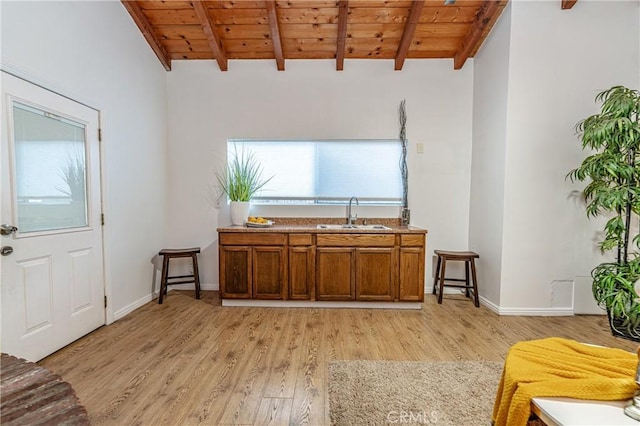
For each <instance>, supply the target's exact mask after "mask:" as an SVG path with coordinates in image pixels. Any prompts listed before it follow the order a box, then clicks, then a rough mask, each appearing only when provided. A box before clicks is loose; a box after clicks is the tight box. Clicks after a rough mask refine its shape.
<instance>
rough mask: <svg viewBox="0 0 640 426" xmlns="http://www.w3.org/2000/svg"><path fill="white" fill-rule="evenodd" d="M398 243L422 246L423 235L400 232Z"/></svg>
mask: <svg viewBox="0 0 640 426" xmlns="http://www.w3.org/2000/svg"><path fill="white" fill-rule="evenodd" d="M400 245H402V246H405V247H407V246H410V247H422V246H424V235H422V234H401V235H400Z"/></svg>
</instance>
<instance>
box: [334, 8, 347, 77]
mask: <svg viewBox="0 0 640 426" xmlns="http://www.w3.org/2000/svg"><path fill="white" fill-rule="evenodd" d="M348 17H349V0H340V2H339V3H338V43H337V47H336V70H337V71H342V70H343V69H344V53H345V47H346V44H347V43H346V40H347V19H348Z"/></svg>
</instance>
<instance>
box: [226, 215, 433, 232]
mask: <svg viewBox="0 0 640 426" xmlns="http://www.w3.org/2000/svg"><path fill="white" fill-rule="evenodd" d="M265 219H269V220H270V221H273V222H274V224H273V225H271V226H268V227H260V228H253V227H247V226H244V225H227V226H221V227H219V228H218V229H217V231H218V232H288V233H292V232H300V233H322V234H344V233H350V234H362V233H370V234H371V233H375V234H398V233H402V234H426V233H427V230H426V229H424V228H419V227H417V226H413V225H409V226H402V225H401V224H400V219H395V218H367V224H368V225H384V226H386V227H388V228H389V229H372V228H318V227H317V225H320V224H326V225H340V224H344V223H345V219H344V218H308V217H305V218H292V217H281V218H278V217H275V218H265ZM357 225H362V219H358V220H357Z"/></svg>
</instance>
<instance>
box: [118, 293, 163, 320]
mask: <svg viewBox="0 0 640 426" xmlns="http://www.w3.org/2000/svg"><path fill="white" fill-rule="evenodd" d="M152 300H153V295H151V294H147V295H146V296H144V297H141V298H140V299H138V300H136V301H135V302H133V303H130V304H128V305H127V306H125V307H124V308H122V309H118V310H117V311H115V312H114V313H113V320H114V321H118V320H119V319H120V318H124V317H125V316H127V315H129V314H130V313H131V312H133V311H135V310H136V309H138V308H141V307H143V306H144V305H146V304H147V303H149V302H151V301H152Z"/></svg>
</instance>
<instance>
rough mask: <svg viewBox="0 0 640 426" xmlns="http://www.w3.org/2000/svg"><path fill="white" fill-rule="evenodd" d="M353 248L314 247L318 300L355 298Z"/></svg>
mask: <svg viewBox="0 0 640 426" xmlns="http://www.w3.org/2000/svg"><path fill="white" fill-rule="evenodd" d="M354 258H355V249H353V248H348V247H318V248H317V249H316V293H317V299H318V300H354V299H355V264H354V263H355V262H354Z"/></svg>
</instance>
